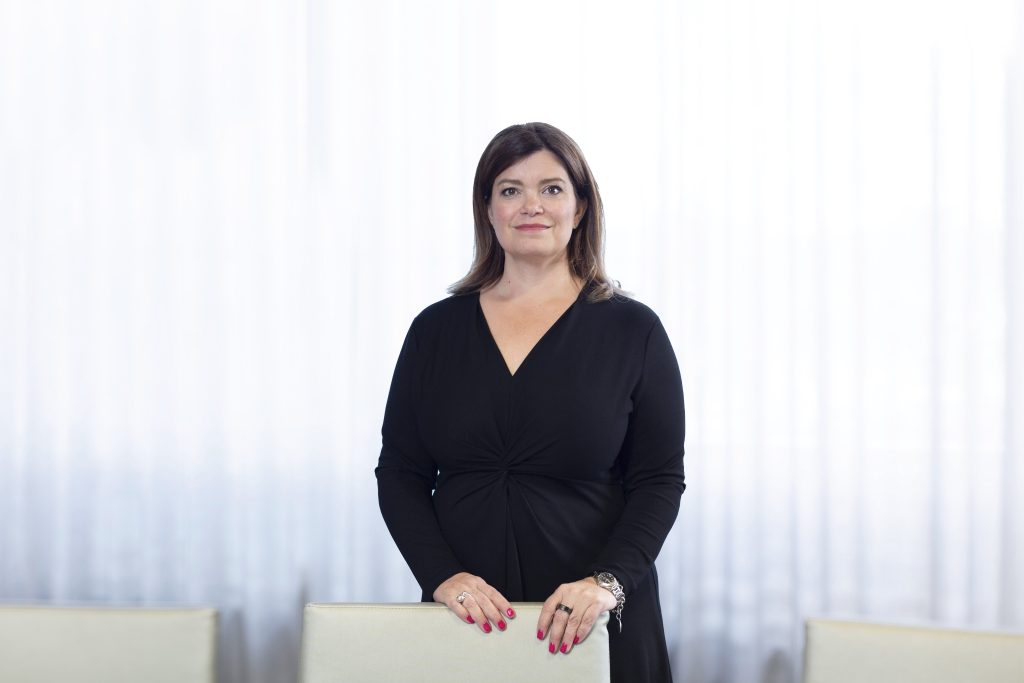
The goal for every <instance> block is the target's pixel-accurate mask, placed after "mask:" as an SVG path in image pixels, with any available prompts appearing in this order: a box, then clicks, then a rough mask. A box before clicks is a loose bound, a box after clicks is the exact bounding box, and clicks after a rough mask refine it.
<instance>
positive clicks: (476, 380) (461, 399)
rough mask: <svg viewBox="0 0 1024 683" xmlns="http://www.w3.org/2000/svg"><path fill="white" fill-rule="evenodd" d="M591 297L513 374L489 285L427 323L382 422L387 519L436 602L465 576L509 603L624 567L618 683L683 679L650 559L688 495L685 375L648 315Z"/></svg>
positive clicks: (381, 488)
mask: <svg viewBox="0 0 1024 683" xmlns="http://www.w3.org/2000/svg"><path fill="white" fill-rule="evenodd" d="M588 291H589V288H588V287H585V288H584V289H583V291H581V292H580V295H579V297H578V298H577V299H576V301H575V302H574V303H573V304H572V305H571V306H570V307H569V308H568V309H567V310H566V311H565V312H564V313H563V314H562V316H561V317H560V318H558V320H557V321H556V322H555V323H554V324H553V325H552V326H551V327H550V328H549V329H548V331H547V332H546V333H545V334H544V336H543V337H541V339H540V340H539V341H538V342H537V344H536V345H535V346H534V347H533V349H532V350H531V351H530V352H529V354H528V355H527V356H526V358H525V359H524V360H523V362H522V364H521V365H520V366H519V367H518V369H517V370H516V372H515V374H512V373H510V372H509V369H508V366H507V365H506V363H505V360H504V358H503V357H502V355H501V352H500V350H499V349H498V346H497V344H496V343H495V341H494V338H493V337H492V336H491V332H490V330H489V328H488V326H487V320H486V318H485V317H484V314H483V309H482V308H481V307H480V297H479V295H478V294H469V295H461V296H452V297H449V298H447V299H444V300H442V301H439V302H438V303H436V304H433V305H431V306H429V307H427V308H426V309H425V310H424V311H423V312H422V313H420V314H419V315H418V316H417V317H416V319H415V320H414V321H413V323H412V326H411V328H410V329H409V332H408V334H407V335H406V338H405V343H404V344H403V346H402V350H401V353H400V354H399V358H398V363H397V365H396V367H395V373H394V378H393V380H392V384H391V391H390V394H389V396H388V401H387V407H386V410H385V415H384V425H383V428H382V437H383V439H382V441H383V447H382V449H381V454H380V460H379V464H378V467H377V469H376V474H377V482H378V493H379V498H380V507H381V512H382V513H383V516H384V520H385V522H386V523H387V525H388V529H389V530H390V532H391V535H392V536H393V537H394V539H395V542H396V544H397V545H398V548H399V550H400V551H401V552H402V555H403V556H404V557H405V560H406V562H408V564H409V567H410V569H411V570H412V572H413V574H414V575H415V577H416V580H417V582H418V583H419V585H420V587H421V588H422V590H423V597H422V599H423V600H424V601H428V602H429V601H431V600H432V599H433V597H432V596H433V592H434V589H436V588H437V586H438V585H440V584H441V583H442V582H443V581H445V580H446V579H448V578H449V577H451V576H452V575H454V574H456V573H458V572H462V571H466V572H469V573H471V574H476V575H478V576H480V577H482V578H483V579H484V580H485V581H487V582H488V583H489V584H491V585H492V586H494V587H495V588H496V589H497V590H499V591H501V593H502V594H503V595H504V596H505V597H506V598H507V599H508V600H510V601H513V602H520V601H523V602H543V601H544V600H546V599H547V598H548V597H549V596H550V595H551V593H552V592H553V591H554V590H555V588H557V587H558V585H559V584H561V583H568V582H572V581H577V580H579V579H582V578H585V577H587V576H590V575H592V574H593V573H594V572H595V571H608V572H611V573H612V574H614V575H615V576H616V577H617V578H618V580H619V581H620V582H621V583H622V585H623V588H624V589H625V594H626V605H625V608H624V609H623V613H622V623H623V628H622V632H621V633H620V632H619V627H618V624H617V622H616V621H615V619H614V617H613V618H612V620H611V621H610V622H609V625H608V630H609V636H610V639H609V648H610V661H611V670H612V680H613V681H617V682H622V683H625V682H626V681H629V682H631V683H642V682H644V681H658V682H661V681H669V682H670V681H671V680H672V678H671V672H670V668H669V657H668V650H667V647H666V643H665V635H664V627H663V623H662V617H661V607H660V604H659V597H658V583H657V573H656V572H655V568H654V559H655V557H656V556H657V554H658V551H659V550H660V549H661V546H662V543H663V542H664V540H665V537H666V536H667V535H668V532H669V530H670V529H671V527H672V524H673V523H674V521H675V519H676V515H677V513H678V510H679V501H680V495H681V494H682V492H683V489H684V488H685V483H684V477H683V438H684V435H685V421H684V413H683V390H682V383H681V381H680V375H679V367H678V365H677V362H676V357H675V354H674V353H673V351H672V346H671V344H670V342H669V339H668V336H667V334H666V333H665V329H664V327H663V326H662V324H661V321H660V320H659V319H658V317H657V315H655V314H654V312H653V311H651V309H649V308H648V307H647V306H645V305H643V304H641V303H639V302H637V301H634V300H632V299H628V298H626V297H622V296H615V297H614V298H612V299H610V300H607V301H601V302H591V301H589V300H588V299H587V293H588ZM511 627H512V628H514V625H513V626H511ZM585 646H586V641H584V642H583V643H581V644H580V645H578V646H577V647H585ZM569 656H572V655H571V654H570V655H569Z"/></svg>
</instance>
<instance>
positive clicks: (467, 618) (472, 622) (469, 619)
mask: <svg viewBox="0 0 1024 683" xmlns="http://www.w3.org/2000/svg"><path fill="white" fill-rule="evenodd" d="M466 621H468V622H469V623H471V624H475V623H476V622H475V621H473V615H472V614H470V615H469V616H467V617H466Z"/></svg>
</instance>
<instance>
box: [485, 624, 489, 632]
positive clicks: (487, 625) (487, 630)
mask: <svg viewBox="0 0 1024 683" xmlns="http://www.w3.org/2000/svg"><path fill="white" fill-rule="evenodd" d="M490 632H491V625H490V624H484V633H490Z"/></svg>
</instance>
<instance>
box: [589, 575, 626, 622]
mask: <svg viewBox="0 0 1024 683" xmlns="http://www.w3.org/2000/svg"><path fill="white" fill-rule="evenodd" d="M592 578H593V579H594V581H595V582H596V583H597V585H598V586H600V587H601V588H604V589H605V590H606V591H608V592H609V593H611V594H612V597H614V598H615V607H614V608H613V609H612V610H611V611H612V613H613V614H615V618H616V619H618V621H619V633H622V608H623V607H624V606H625V605H626V591H625V590H624V589H623V588H622V584H621V583H619V580H618V579H617V578H615V575H614V574H612V573H611V572H602V571H596V572H594V574H593V577H592Z"/></svg>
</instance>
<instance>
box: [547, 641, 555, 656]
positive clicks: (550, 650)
mask: <svg viewBox="0 0 1024 683" xmlns="http://www.w3.org/2000/svg"><path fill="white" fill-rule="evenodd" d="M548 652H550V653H551V654H555V644H554V643H551V644H550V645H548Z"/></svg>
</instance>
